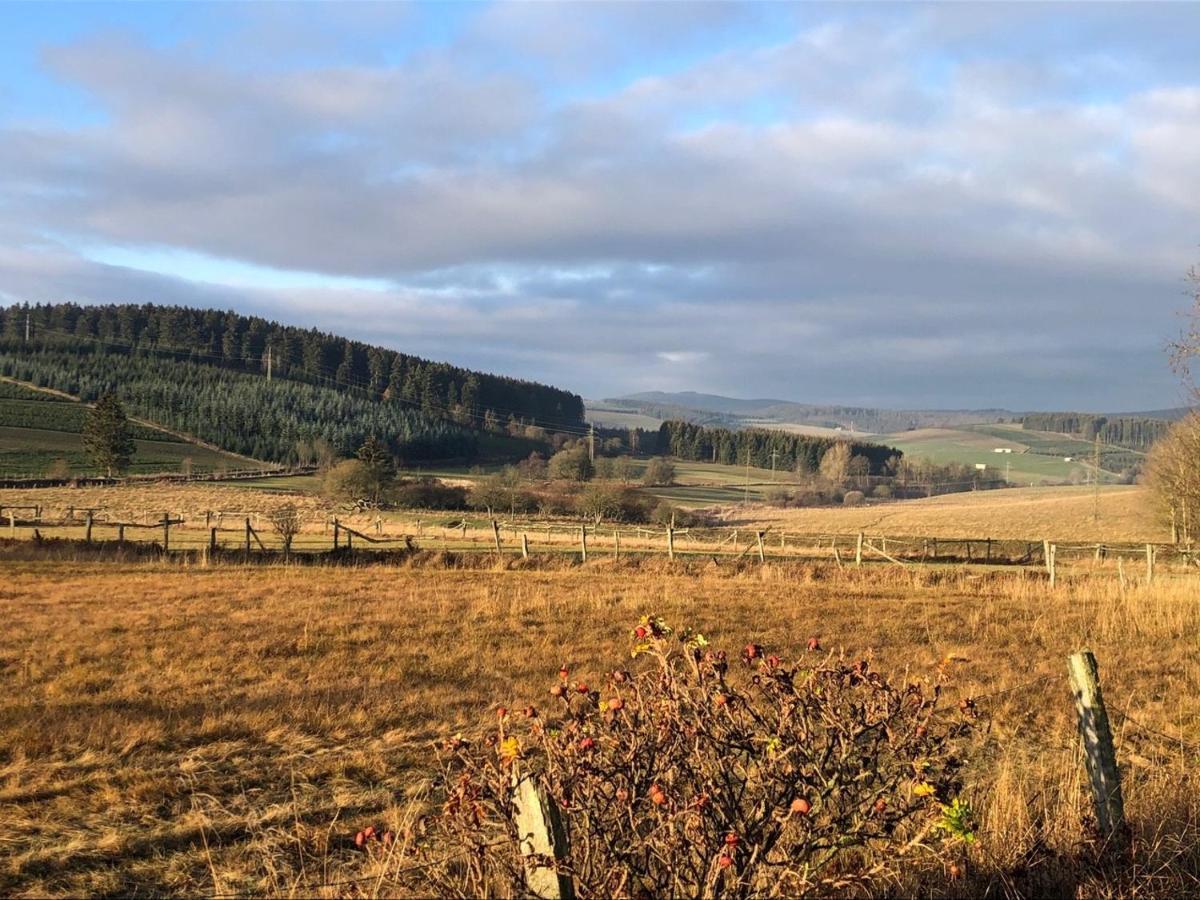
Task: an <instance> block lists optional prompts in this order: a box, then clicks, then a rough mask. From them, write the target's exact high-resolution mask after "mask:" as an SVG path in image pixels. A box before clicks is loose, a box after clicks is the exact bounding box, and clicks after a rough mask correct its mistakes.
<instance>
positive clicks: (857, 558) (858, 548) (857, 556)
mask: <svg viewBox="0 0 1200 900" xmlns="http://www.w3.org/2000/svg"><path fill="white" fill-rule="evenodd" d="M862 545H863V533H862V532H861V531H860V532H859V533H858V543H857V544H855V545H854V564H855V565H856V566H861V565H862Z"/></svg>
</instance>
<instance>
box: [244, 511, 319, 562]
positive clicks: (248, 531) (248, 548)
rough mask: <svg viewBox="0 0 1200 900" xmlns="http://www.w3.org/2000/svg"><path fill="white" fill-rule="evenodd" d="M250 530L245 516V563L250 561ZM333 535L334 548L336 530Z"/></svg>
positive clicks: (248, 520) (248, 518) (247, 517)
mask: <svg viewBox="0 0 1200 900" xmlns="http://www.w3.org/2000/svg"><path fill="white" fill-rule="evenodd" d="M334 521H335V522H336V521H337V520H336V519H335V520H334ZM250 530H251V529H250V517H249V516H246V561H247V562H249V561H250ZM334 535H335V537H334V539H333V546H335V547H336V546H337V537H336V535H337V531H336V530H335V531H334Z"/></svg>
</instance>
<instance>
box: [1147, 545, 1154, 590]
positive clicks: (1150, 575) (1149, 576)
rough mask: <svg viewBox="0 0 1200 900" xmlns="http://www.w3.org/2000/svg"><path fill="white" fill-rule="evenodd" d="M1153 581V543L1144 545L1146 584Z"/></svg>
mask: <svg viewBox="0 0 1200 900" xmlns="http://www.w3.org/2000/svg"><path fill="white" fill-rule="evenodd" d="M1153 581H1154V545H1153V544H1147V545H1146V584H1150V583H1152V582H1153Z"/></svg>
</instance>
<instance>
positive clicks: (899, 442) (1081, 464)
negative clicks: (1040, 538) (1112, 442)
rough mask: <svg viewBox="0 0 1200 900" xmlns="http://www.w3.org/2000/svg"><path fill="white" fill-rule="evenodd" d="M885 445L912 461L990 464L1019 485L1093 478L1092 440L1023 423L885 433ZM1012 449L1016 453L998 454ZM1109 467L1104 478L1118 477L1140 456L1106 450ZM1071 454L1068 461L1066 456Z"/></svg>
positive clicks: (990, 469)
mask: <svg viewBox="0 0 1200 900" xmlns="http://www.w3.org/2000/svg"><path fill="white" fill-rule="evenodd" d="M878 440H879V441H880V443H884V444H889V445H891V446H894V447H896V448H897V449H899V450H902V451H904V455H905V456H906V457H907V458H909V459H927V460H929V461H931V462H935V463H941V464H949V463H959V464H962V465H968V466H974V465H976V464H979V463H982V464H984V465H986V466H987V467H988V468H987V474H988V475H989V476H991V477H997V478H1004V477H1005V474H1006V473H1005V466H1006V464H1007V466H1008V467H1009V468H1008V477H1009V478H1010V479H1011V480H1012V482H1013V483H1014V484H1025V485H1033V484H1044V483H1047V482H1069V481H1084V480H1087V479H1088V478H1090V477H1091V475H1090V473H1091V471H1092V451H1093V446H1092V444H1090V443H1088V442H1087V441H1080V440H1076V439H1074V438H1070V437H1067V436H1065V435H1057V434H1050V433H1045V432H1038V431H1025V430H1024V429H1023V428H1022V427H1021V426H1020V425H967V426H963V427H961V428H922V429H919V430H915V431H902V432H899V433H897V434H889V435H880V436H879V437H878ZM997 447H1007V448H1010V449H1011V450H1012V451H1013V452H1012V453H996V452H995V448H997ZM1101 454H1102V455H1101V463H1102V468H1103V469H1105V471H1103V472H1102V473H1101V481H1114V480H1115V476H1114V475H1113V472H1112V471H1110V470H1111V469H1113V468H1116V469H1120V468H1124V467H1125V466H1127V465H1130V464H1132V462H1133V461H1134V459H1135V458H1136V456H1137V454H1134V453H1132V451H1128V450H1122V449H1120V448H1104V447H1102V448H1101ZM1068 456H1070V457H1071V461H1070V462H1068V461H1067V460H1066V457H1068Z"/></svg>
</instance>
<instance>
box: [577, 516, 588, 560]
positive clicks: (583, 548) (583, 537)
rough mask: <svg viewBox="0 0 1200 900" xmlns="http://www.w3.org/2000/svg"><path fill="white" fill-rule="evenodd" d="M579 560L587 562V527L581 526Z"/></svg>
mask: <svg viewBox="0 0 1200 900" xmlns="http://www.w3.org/2000/svg"><path fill="white" fill-rule="evenodd" d="M579 560H580V562H587V526H586V525H580V526H579Z"/></svg>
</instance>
